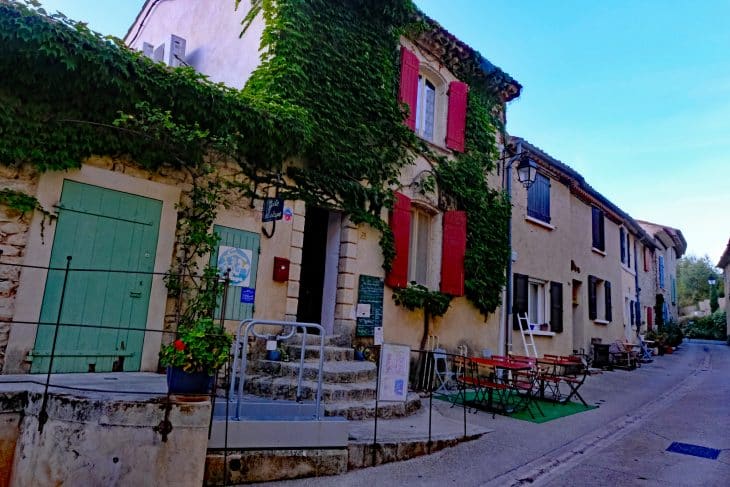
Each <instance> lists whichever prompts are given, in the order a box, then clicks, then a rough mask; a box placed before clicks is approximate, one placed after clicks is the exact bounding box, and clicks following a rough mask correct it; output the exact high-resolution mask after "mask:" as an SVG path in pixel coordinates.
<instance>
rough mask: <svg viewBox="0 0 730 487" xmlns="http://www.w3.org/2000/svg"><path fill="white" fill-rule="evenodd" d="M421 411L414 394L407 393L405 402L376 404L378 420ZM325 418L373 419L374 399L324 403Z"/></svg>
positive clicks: (419, 400) (416, 396)
mask: <svg viewBox="0 0 730 487" xmlns="http://www.w3.org/2000/svg"><path fill="white" fill-rule="evenodd" d="M419 409H421V398H420V397H419V396H418V394H416V393H415V392H409V393H408V399H407V400H406V401H405V402H381V403H379V404H378V418H382V419H389V418H398V417H402V416H408V415H410V414H413V413H414V412H416V411H418V410H419ZM324 414H325V416H343V417H345V418H347V419H350V420H361V419H369V418H374V417H375V399H371V400H367V401H346V402H334V403H325V405H324Z"/></svg>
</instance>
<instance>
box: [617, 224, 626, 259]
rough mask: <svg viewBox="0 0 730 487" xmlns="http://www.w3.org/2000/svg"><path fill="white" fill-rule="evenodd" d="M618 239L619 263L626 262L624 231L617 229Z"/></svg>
mask: <svg viewBox="0 0 730 487" xmlns="http://www.w3.org/2000/svg"><path fill="white" fill-rule="evenodd" d="M618 233H619V235H618V239H619V240H620V241H621V262H622V263H625V262H626V240H624V229H623V228H619V229H618Z"/></svg>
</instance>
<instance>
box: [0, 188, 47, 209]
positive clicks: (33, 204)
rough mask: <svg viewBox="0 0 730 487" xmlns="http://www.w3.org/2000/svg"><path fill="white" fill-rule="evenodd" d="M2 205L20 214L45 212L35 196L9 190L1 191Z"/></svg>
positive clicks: (0, 202) (0, 203)
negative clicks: (36, 211) (37, 211)
mask: <svg viewBox="0 0 730 487" xmlns="http://www.w3.org/2000/svg"><path fill="white" fill-rule="evenodd" d="M0 205H5V206H7V207H8V208H12V209H14V210H17V211H19V212H20V213H28V212H29V211H33V210H41V211H43V207H42V206H41V204H40V203H39V202H38V199H36V197H35V196H31V195H28V194H25V193H23V192H22V191H16V190H14V189H8V188H4V189H0Z"/></svg>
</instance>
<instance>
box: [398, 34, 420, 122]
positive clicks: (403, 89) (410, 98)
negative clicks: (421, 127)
mask: <svg viewBox="0 0 730 487" xmlns="http://www.w3.org/2000/svg"><path fill="white" fill-rule="evenodd" d="M418 64H419V63H418V57H417V56H416V55H415V54H413V53H412V52H411V51H409V50H408V49H406V48H405V47H401V48H400V90H399V92H398V101H399V102H401V103H405V104H406V105H408V118H407V119H406V121H405V122H406V125H408V126H409V127H410V128H411V130H416V104H417V103H418Z"/></svg>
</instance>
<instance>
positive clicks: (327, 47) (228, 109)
mask: <svg viewBox="0 0 730 487" xmlns="http://www.w3.org/2000/svg"><path fill="white" fill-rule="evenodd" d="M259 12H261V13H262V14H263V16H264V19H265V21H266V27H265V30H264V33H263V36H262V39H261V48H262V49H263V51H262V52H263V53H264V58H263V62H262V63H261V65H260V66H259V67H258V68H257V69H256V70H255V72H254V73H253V74H252V76H251V78H250V79H249V81H248V83H247V84H246V86H245V88H244V89H243V90H235V89H231V88H227V87H225V86H223V85H222V84H215V83H212V82H210V81H209V80H207V79H206V77H205V76H204V75H202V74H200V73H197V72H195V70H194V69H192V68H186V67H181V68H175V69H170V68H168V67H165V66H163V65H161V64H156V63H154V62H152V61H151V60H149V59H147V58H146V57H144V56H143V55H141V54H140V53H136V52H133V51H130V50H129V49H127V48H126V47H124V46H123V45H122V43H121V41H119V40H118V39H113V38H110V37H105V36H101V35H99V34H97V33H94V32H92V31H90V30H89V29H88V27H87V26H86V25H85V24H83V23H76V22H73V21H71V20H70V19H67V18H66V17H64V16H62V15H52V16H48V15H45V13H44V12H42V11H39V10H36V9H34V8H31V7H28V6H26V5H24V3H22V2H20V1H18V0H0V45H2V46H3V55H2V56H0V77H1V78H2V80H3V82H2V83H0V163H3V164H10V165H18V164H22V163H30V164H33V165H34V166H35V167H36V168H38V169H39V170H63V169H68V168H76V167H79V166H80V164H81V162H82V161H83V160H84V159H85V158H86V157H88V156H91V155H94V154H109V155H124V154H126V155H128V156H130V157H131V158H132V159H133V160H135V161H137V162H139V163H140V164H142V165H144V166H145V167H148V168H153V169H154V168H157V167H159V166H161V165H163V164H174V165H176V166H178V167H181V168H188V167H198V168H199V167H201V166H200V163H201V161H203V160H204V159H205V156H206V154H207V152H206V151H208V150H210V149H211V148H212V149H213V150H215V151H218V152H221V153H223V154H225V155H226V156H227V157H228V158H229V159H233V160H235V161H237V162H238V164H239V166H240V168H241V174H242V175H243V176H245V178H246V181H248V183H247V184H243V183H240V184H238V187H237V188H236V189H238V190H240V191H241V192H242V193H243V194H245V195H247V196H251V197H260V196H261V194H263V191H265V190H267V189H268V188H270V187H272V186H276V187H277V189H278V190H279V191H280V196H282V197H285V198H288V199H301V200H304V201H305V202H306V203H308V204H312V205H316V206H320V207H325V208H331V209H338V210H341V211H343V212H344V213H345V214H347V215H348V216H349V217H350V218H351V220H352V221H353V222H354V223H356V224H360V223H366V224H369V225H370V226H372V227H374V228H376V229H378V230H379V231H380V232H381V241H380V244H381V247H382V249H383V257H384V259H383V260H384V265H383V267H384V268H385V269H386V270H387V269H389V268H390V263H391V261H392V258H393V256H394V254H395V250H394V245H393V235H392V232H391V231H390V229H389V227H388V225H387V223H386V222H385V221H383V219H382V218H381V212H382V210H383V209H384V208H389V207H391V206H392V203H393V190H394V189H396V188H397V187H398V186H399V182H398V176H399V175H400V174H401V172H402V169H403V167H404V166H406V165H407V164H409V163H411V162H412V160H413V158H414V156H415V155H416V154H424V155H426V156H427V157H429V158H430V159H431V160H432V161H436V162H438V165H437V166H436V169H435V171H434V173H435V179H436V182H437V183H438V188H439V191H440V192H442V193H443V194H445V195H446V196H447V197H449V198H450V199H451V201H453V202H454V204H455V206H457V207H458V208H461V209H465V210H466V211H467V214H468V222H469V223H468V234H467V239H468V240H467V255H466V273H467V274H466V294H467V296H468V297H469V299H470V300H471V301H472V302H474V303H475V305H476V306H477V307H478V308H479V309H480V310H481V311H482V312H484V313H487V312H490V311H493V310H494V308H495V307H496V306H497V305H498V303H499V296H500V291H501V288H502V286H503V284H504V269H505V266H506V262H507V260H506V259H507V258H508V253H509V251H508V248H507V243H506V238H507V237H506V235H507V232H506V228H507V227H506V224H507V223H506V222H507V218H508V215H509V202H508V201H506V199H505V197H504V196H503V195H502V194H501V193H500V192H497V191H495V190H493V189H490V188H489V187H488V186H487V183H486V181H485V176H486V174H487V173H488V172H489V171H492V170H493V169H494V161H495V160H496V157H497V150H496V145H495V137H496V131H497V128H498V127H499V123H498V120H497V118H496V113H497V112H498V108H499V103H500V102H499V101H497V100H496V99H495V97H494V86H492V85H490V79H489V78H488V77H485V76H484V75H482V74H480V71H479V69H478V64H479V60H480V59H481V57H480V56H478V53H475V56H476V59H475V60H474V62H471V63H467V62H462V61H452V60H451V59H443V60H441V62H442V63H443V64H444V65H445V66H446V67H447V68H448V69H450V70H451V71H452V72H453V73H454V74H455V75H456V76H457V77H459V78H460V79H462V80H464V81H466V82H467V83H469V85H470V94H469V112H468V116H467V151H466V152H465V153H464V154H463V155H461V156H460V157H458V158H457V160H456V161H452V162H449V161H446V160H445V159H444V158H439V157H436V156H434V155H433V154H431V153H430V151H429V149H428V148H427V147H426V145H425V144H423V143H421V142H420V141H419V140H418V139H417V137H416V136H415V135H414V134H413V133H412V132H411V131H410V130H408V129H407V128H406V126H405V125H404V124H403V123H402V120H403V114H404V107H403V106H401V105H399V104H398V103H397V93H398V82H399V68H398V66H399V53H398V46H399V38H400V36H401V35H409V36H418V35H420V34H421V33H424V32H427V31H428V29H432V28H434V24H433V23H432V22H431V21H429V20H427V19H424V17H423V15H422V14H420V12H418V11H417V9H416V8H415V6H414V5H413V3H412V2H411V1H410V0H379V1H373V0H308V1H306V2H303V1H300V0H254V1H253V2H252V8H251V10H250V11H249V13H248V15H247V17H246V18H247V21H248V22H250V21H251V20H252V19H253V18H254V17H255V15H256V14H258V13H259ZM244 29H245V25H244ZM475 66H476V68H475ZM140 103H143V105H140ZM149 109H154V110H156V112H155V113H156V114H157V115H158V116H160V117H162V118H160V119H158V120H152V119H148V120H147V122H148V123H145V124H142V125H138V126H135V125H134V123H133V122H134V118H135V117H138V116H142V115H141V114H143V113H146V114H147V115H148V116H149V115H150V114H151V113H152V112H150V110H149ZM120 112H121V113H123V114H125V115H124V117H127V119H126V120H124V122H125V123H123V124H121V125H119V124H118V125H117V126H114V125H113V123H112V121H114V120H116V119H119V117H120V115H119V114H120ZM166 120H174V123H175V124H176V125H178V126H181V127H187V128H188V129H190V130H193V132H191V134H193V139H191V140H186V139H185V138H184V137H180V136H177V135H184V134H177V135H175V134H172V133H171V130H173V129H174V128H175V127H169V126H168V127H166V128H165V126H164V124H165V121H166ZM130 127H131V128H130ZM161 127H162V128H163V129H164V130H161V129H160V128H161ZM201 134H204V135H205V138H206V140H207V141H208V142H209V143H206V144H200V143H199V142H200V140H198V139H197V136H198V135H201ZM290 161H296V163H291V162H290ZM283 173H286V174H287V175H288V176H289V178H288V179H285V178H282V177H281V176H282V174H283Z"/></svg>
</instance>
